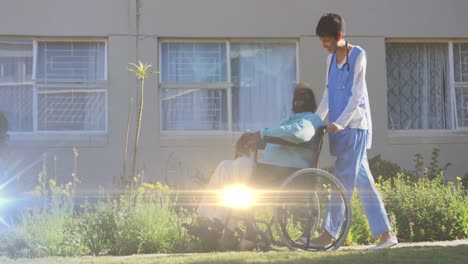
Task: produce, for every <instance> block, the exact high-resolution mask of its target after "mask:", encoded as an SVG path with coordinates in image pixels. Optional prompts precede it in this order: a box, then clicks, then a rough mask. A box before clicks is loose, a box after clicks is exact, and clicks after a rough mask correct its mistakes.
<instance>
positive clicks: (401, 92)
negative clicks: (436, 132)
mask: <svg viewBox="0 0 468 264" xmlns="http://www.w3.org/2000/svg"><path fill="white" fill-rule="evenodd" d="M386 49H387V82H388V91H387V98H388V126H389V128H390V129H445V128H451V127H452V126H453V125H452V124H451V123H450V120H451V118H448V117H449V116H450V111H449V109H450V103H449V102H450V96H449V94H450V83H449V78H448V63H447V62H448V48H447V44H444V43H387V44H386Z"/></svg>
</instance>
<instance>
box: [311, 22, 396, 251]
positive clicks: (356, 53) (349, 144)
mask: <svg viewBox="0 0 468 264" xmlns="http://www.w3.org/2000/svg"><path fill="white" fill-rule="evenodd" d="M316 34H317V36H319V37H320V42H321V43H322V46H323V48H325V49H326V50H327V51H328V53H329V55H328V58H327V75H326V80H327V88H326V89H325V91H324V95H323V98H322V100H321V103H320V105H319V107H318V109H317V112H316V114H317V115H319V116H320V117H321V118H322V120H323V119H325V116H326V115H327V114H328V121H329V123H328V132H329V137H330V152H331V154H332V155H333V156H336V161H335V171H334V175H335V176H336V177H337V178H338V179H339V180H340V181H341V183H342V184H343V185H344V187H345V188H346V190H347V192H348V196H349V199H350V200H351V197H352V195H353V192H354V188H355V187H357V190H358V192H359V197H360V199H361V203H362V205H363V208H364V211H365V213H366V217H367V220H368V222H369V226H370V229H371V232H372V236H373V237H374V238H377V237H381V240H380V242H379V243H378V244H377V245H375V246H373V247H371V248H369V249H381V248H388V247H392V246H394V245H396V244H397V243H398V240H397V238H396V236H395V235H393V233H392V232H391V227H390V223H389V221H388V217H387V212H386V211H385V208H384V204H383V202H382V199H381V198H380V196H379V193H378V192H377V190H376V187H375V183H374V180H373V177H372V174H371V172H370V170H369V164H368V160H367V149H369V148H370V147H371V144H372V142H371V140H372V123H371V115H370V107H369V97H368V94H367V85H366V79H365V77H366V52H365V51H364V50H363V49H362V48H361V47H359V46H354V45H351V44H349V43H348V42H347V41H346V39H345V38H344V34H345V31H344V20H343V18H341V16H339V15H337V14H325V15H323V16H322V17H321V18H320V20H319V22H318V25H317V29H316ZM343 217H344V204H343V203H342V201H341V199H340V198H338V197H332V200H331V201H330V203H329V205H328V208H327V212H326V215H325V218H324V222H323V229H324V230H325V232H324V233H323V234H322V235H321V236H319V237H318V238H317V239H315V240H314V241H312V243H313V244H316V246H317V245H323V246H326V245H328V244H330V243H331V242H332V239H334V238H336V237H337V236H338V233H339V230H340V228H341V224H342V220H343Z"/></svg>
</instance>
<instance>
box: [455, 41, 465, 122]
mask: <svg viewBox="0 0 468 264" xmlns="http://www.w3.org/2000/svg"><path fill="white" fill-rule="evenodd" d="M453 63H454V87H455V100H456V103H455V104H456V110H457V111H456V115H457V119H456V121H457V126H458V127H465V128H468V43H454V44H453Z"/></svg>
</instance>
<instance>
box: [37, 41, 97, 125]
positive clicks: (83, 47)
mask: <svg viewBox="0 0 468 264" xmlns="http://www.w3.org/2000/svg"><path fill="white" fill-rule="evenodd" d="M105 57H106V56H105V43H104V42H79V41H77V42H74V41H67V42H65V41H59V42H53V41H50V42H49V41H48V42H38V44H37V60H36V61H37V64H36V84H37V93H38V95H37V107H38V109H37V130H38V131H88V132H102V131H105V130H106V73H105V68H106V67H105V63H106V62H105Z"/></svg>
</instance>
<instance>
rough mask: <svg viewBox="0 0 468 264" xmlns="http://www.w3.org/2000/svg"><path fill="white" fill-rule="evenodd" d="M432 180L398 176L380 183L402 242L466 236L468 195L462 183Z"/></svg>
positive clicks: (388, 209) (467, 233) (438, 179)
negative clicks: (411, 180) (408, 178)
mask: <svg viewBox="0 0 468 264" xmlns="http://www.w3.org/2000/svg"><path fill="white" fill-rule="evenodd" d="M442 175H443V173H442V172H441V173H439V176H437V177H436V178H434V179H433V180H430V179H427V178H420V179H418V180H417V181H416V182H409V181H408V180H406V179H405V178H406V177H405V176H404V175H402V174H401V173H400V174H397V176H396V177H395V178H393V179H391V180H389V181H384V182H383V183H382V187H381V188H382V193H383V199H384V202H385V205H386V209H387V211H388V212H392V213H394V214H395V217H396V222H397V228H398V237H399V239H400V240H402V241H434V240H453V239H460V238H465V237H467V235H468V197H467V196H466V195H465V192H464V189H463V187H462V185H461V184H454V183H452V182H449V183H447V184H444V183H443V182H442Z"/></svg>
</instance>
